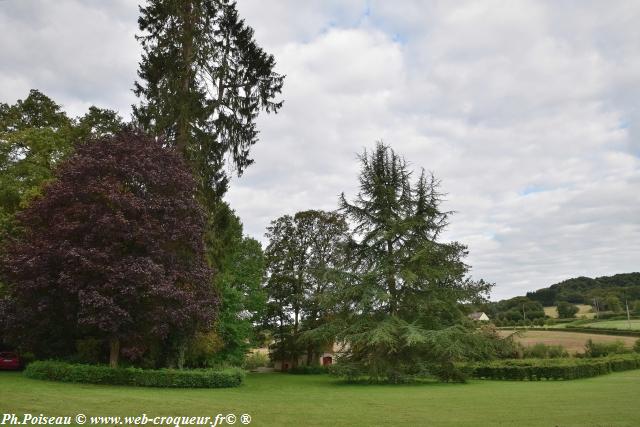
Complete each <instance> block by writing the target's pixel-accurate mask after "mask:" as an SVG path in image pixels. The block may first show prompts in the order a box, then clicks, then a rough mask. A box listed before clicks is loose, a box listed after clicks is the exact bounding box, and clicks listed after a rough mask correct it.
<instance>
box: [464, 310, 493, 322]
mask: <svg viewBox="0 0 640 427" xmlns="http://www.w3.org/2000/svg"><path fill="white" fill-rule="evenodd" d="M482 316H485V317H486V318H487V319H488V318H489V316H487V315H486V314H485V312H484V311H475V312H473V313H471V314H469V319H472V320H480V319H481V318H482Z"/></svg>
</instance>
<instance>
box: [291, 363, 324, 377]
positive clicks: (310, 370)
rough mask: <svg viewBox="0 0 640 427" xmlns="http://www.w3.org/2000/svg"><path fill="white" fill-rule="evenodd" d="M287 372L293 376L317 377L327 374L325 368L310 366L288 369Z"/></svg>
mask: <svg viewBox="0 0 640 427" xmlns="http://www.w3.org/2000/svg"><path fill="white" fill-rule="evenodd" d="M287 372H289V373H290V374H295V375H318V374H326V373H327V372H329V371H328V370H327V367H326V366H320V365H312V366H296V367H295V368H291V369H289V370H288V371H287Z"/></svg>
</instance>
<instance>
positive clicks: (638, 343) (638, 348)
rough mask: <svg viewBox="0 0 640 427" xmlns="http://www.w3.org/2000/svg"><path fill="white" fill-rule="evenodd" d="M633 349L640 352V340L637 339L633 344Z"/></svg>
mask: <svg viewBox="0 0 640 427" xmlns="http://www.w3.org/2000/svg"><path fill="white" fill-rule="evenodd" d="M633 351H635V352H636V353H640V340H636V343H635V344H634V345H633Z"/></svg>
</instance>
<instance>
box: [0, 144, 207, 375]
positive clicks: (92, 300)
mask: <svg viewBox="0 0 640 427" xmlns="http://www.w3.org/2000/svg"><path fill="white" fill-rule="evenodd" d="M55 177H56V179H55V180H54V181H53V182H52V183H51V184H50V185H48V186H46V187H45V188H44V190H43V192H42V196H41V197H38V198H37V199H35V200H34V201H33V202H32V203H31V204H30V205H29V206H28V207H27V208H26V209H25V210H24V211H23V212H21V213H20V214H19V215H18V219H19V221H20V225H21V226H22V228H23V229H24V233H23V234H22V235H20V236H19V237H17V238H15V239H13V240H12V241H11V242H10V243H9V244H8V248H7V251H6V254H5V256H4V257H3V259H2V263H1V271H2V280H3V281H4V282H5V283H6V284H7V287H8V289H7V296H6V297H5V300H4V304H3V311H4V312H3V313H2V314H3V316H2V321H3V329H4V330H5V331H7V333H8V334H10V335H12V337H11V338H13V341H14V342H15V343H16V344H19V345H20V346H21V347H23V348H25V349H31V350H33V351H34V352H35V353H36V355H38V356H64V355H67V354H70V353H73V352H74V348H75V340H77V339H81V338H87V337H93V338H99V339H101V340H103V341H106V340H108V341H109V342H110V361H111V364H112V365H116V364H117V359H118V355H119V354H120V353H121V351H120V350H121V349H120V345H121V344H122V347H123V348H122V353H123V354H125V355H127V356H128V357H129V358H131V359H133V360H136V359H140V358H141V357H142V356H144V355H145V353H148V351H149V350H150V349H151V348H155V349H156V350H158V351H159V354H156V356H155V357H156V360H157V361H159V363H161V364H167V365H174V364H177V365H180V364H181V358H182V356H183V352H184V345H185V342H186V341H187V340H188V339H189V338H190V337H191V336H193V334H194V333H195V332H196V331H197V330H199V329H202V328H207V327H209V326H210V324H211V322H212V320H213V316H214V314H215V309H216V304H217V298H216V296H215V295H214V292H213V287H212V285H211V271H210V269H209V268H208V267H207V265H206V262H205V260H204V252H203V249H204V248H203V227H204V218H203V214H202V211H201V209H200V207H199V206H198V204H197V202H196V199H195V194H196V187H195V183H194V180H193V178H192V177H191V174H190V172H189V170H188V168H187V167H186V166H185V163H184V161H183V160H182V158H181V156H180V155H178V154H177V153H175V152H174V151H172V150H170V149H167V148H165V147H164V146H163V145H162V144H161V143H160V142H158V141H156V140H154V139H153V138H149V137H146V136H143V135H140V134H136V133H131V132H124V133H120V134H118V135H117V136H114V137H107V138H102V139H99V140H90V141H88V142H87V143H85V144H82V145H80V146H78V148H77V149H76V152H75V153H74V154H73V155H72V156H71V157H70V158H69V159H68V160H66V161H64V162H63V163H62V164H61V165H60V167H59V168H58V169H57V170H56V173H55Z"/></svg>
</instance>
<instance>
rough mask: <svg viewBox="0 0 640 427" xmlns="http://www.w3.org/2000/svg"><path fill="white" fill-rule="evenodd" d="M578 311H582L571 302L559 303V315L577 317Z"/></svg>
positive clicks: (563, 317)
mask: <svg viewBox="0 0 640 427" xmlns="http://www.w3.org/2000/svg"><path fill="white" fill-rule="evenodd" d="M578 311H580V309H579V308H578V307H577V306H575V305H573V304H571V303H568V302H566V301H560V302H559V303H558V317H560V318H562V319H568V318H572V317H575V316H576V313H578Z"/></svg>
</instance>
